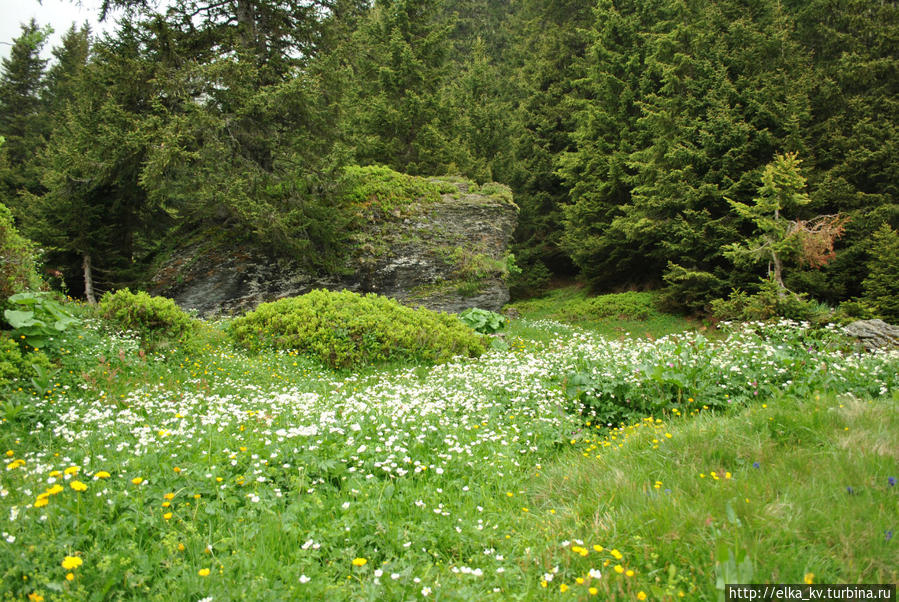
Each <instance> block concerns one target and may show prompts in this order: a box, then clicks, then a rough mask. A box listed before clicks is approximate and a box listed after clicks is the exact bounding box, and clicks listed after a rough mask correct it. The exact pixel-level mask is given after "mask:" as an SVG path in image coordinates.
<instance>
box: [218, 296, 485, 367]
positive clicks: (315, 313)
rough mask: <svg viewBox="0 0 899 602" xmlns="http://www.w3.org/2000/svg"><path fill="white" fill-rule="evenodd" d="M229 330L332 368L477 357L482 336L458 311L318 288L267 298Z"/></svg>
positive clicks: (254, 345) (247, 343)
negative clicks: (309, 356)
mask: <svg viewBox="0 0 899 602" xmlns="http://www.w3.org/2000/svg"><path fill="white" fill-rule="evenodd" d="M229 332H230V336H231V337H232V339H233V340H234V341H235V342H237V343H238V344H240V345H242V346H244V347H247V348H249V349H251V350H256V349H260V348H264V347H269V348H276V349H290V350H296V351H299V352H302V353H305V354H308V355H311V356H314V357H316V358H318V359H319V360H321V361H322V362H323V363H325V364H326V365H328V366H330V367H332V368H350V367H353V366H360V365H365V364H378V363H383V362H388V361H412V362H426V363H436V362H442V361H445V360H448V359H450V358H451V357H453V356H456V355H463V356H469V357H477V356H479V355H480V354H481V353H483V352H484V350H485V342H484V340H483V338H482V337H481V336H479V335H477V334H476V333H474V332H472V331H471V329H469V328H468V327H466V326H465V325H464V324H462V322H460V321H459V319H458V318H456V316H452V315H448V314H443V313H437V312H433V311H430V310H427V309H412V308H410V307H405V306H403V305H400V304H399V303H397V302H396V301H394V300H393V299H388V298H386V297H381V296H378V295H374V294H368V295H359V294H356V293H352V292H349V291H341V292H329V291H325V290H316V291H312V292H311V293H308V294H306V295H302V296H299V297H291V298H288V299H281V300H279V301H275V302H273V303H263V304H262V305H260V306H259V307H258V308H257V309H256V310H255V311H253V312H250V313H248V314H247V315H245V316H243V317H240V318H237V319H236V320H234V321H233V322H232V323H231V325H230V328H229Z"/></svg>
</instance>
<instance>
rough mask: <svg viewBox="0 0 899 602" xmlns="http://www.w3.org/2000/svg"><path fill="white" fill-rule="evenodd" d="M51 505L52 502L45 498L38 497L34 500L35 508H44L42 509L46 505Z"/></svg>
mask: <svg viewBox="0 0 899 602" xmlns="http://www.w3.org/2000/svg"><path fill="white" fill-rule="evenodd" d="M49 503H50V501H49V500H48V499H47V498H45V497H38V498H37V499H36V500H34V507H35V508H42V507H44V506H46V505H47V504H49Z"/></svg>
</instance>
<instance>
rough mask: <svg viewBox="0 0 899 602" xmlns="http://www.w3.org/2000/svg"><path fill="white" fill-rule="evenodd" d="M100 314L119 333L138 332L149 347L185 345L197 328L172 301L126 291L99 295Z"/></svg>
mask: <svg viewBox="0 0 899 602" xmlns="http://www.w3.org/2000/svg"><path fill="white" fill-rule="evenodd" d="M99 312H100V315H101V316H102V317H103V318H105V319H107V320H109V321H110V322H112V323H113V324H115V325H116V326H117V327H119V328H121V329H123V330H132V331H135V332H136V333H138V334H139V335H140V337H141V339H142V340H143V341H144V342H145V343H147V344H148V345H149V346H150V347H159V346H160V345H163V344H166V343H175V342H177V343H179V344H182V343H185V342H188V341H189V340H190V338H191V337H192V336H194V335H196V334H197V333H198V332H199V330H200V327H201V323H200V321H199V320H197V319H195V318H192V317H191V316H189V315H188V314H186V313H185V312H184V311H183V310H182V309H181V308H180V307H178V306H177V305H176V304H175V302H174V301H172V300H171V299H167V298H165V297H154V296H151V295H149V294H147V293H144V292H137V293H132V292H131V291H130V290H128V289H127V288H125V289H122V290H119V291H116V292H114V293H113V292H109V293H106V294H105V295H103V298H102V299H100V303H99Z"/></svg>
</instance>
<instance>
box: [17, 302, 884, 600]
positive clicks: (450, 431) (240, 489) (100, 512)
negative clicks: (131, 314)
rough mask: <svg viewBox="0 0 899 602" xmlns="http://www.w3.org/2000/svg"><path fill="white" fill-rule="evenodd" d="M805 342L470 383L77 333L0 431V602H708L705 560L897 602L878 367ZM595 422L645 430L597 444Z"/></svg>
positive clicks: (92, 325)
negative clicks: (879, 594) (645, 600)
mask: <svg viewBox="0 0 899 602" xmlns="http://www.w3.org/2000/svg"><path fill="white" fill-rule="evenodd" d="M615 319H616V318H605V320H606V322H607V325H611V324H613V323H614V322H615ZM660 320H661V318H660ZM647 322H648V320H647ZM660 323H663V322H660ZM652 334H653V337H654V338H655V337H657V336H660V334H661V333H660V332H654V333H652ZM810 336H811V335H809V333H807V332H806V331H804V330H803V329H802V327H800V326H796V325H790V326H783V327H764V328H763V327H753V328H750V329H748V330H745V331H738V332H736V333H735V334H734V335H733V336H731V337H730V338H725V337H724V336H722V337H720V338H716V339H712V340H705V339H704V337H702V335H701V334H698V333H687V334H682V335H679V336H677V337H673V338H672V337H662V338H658V339H656V340H650V339H648V338H624V339H620V340H619V339H618V338H617V337H603V336H598V335H596V334H595V333H593V332H590V331H586V330H584V329H581V328H577V327H573V326H570V325H566V324H562V323H559V322H554V321H549V320H545V319H544V320H531V319H529V320H520V321H516V322H515V323H513V325H512V326H511V327H510V329H508V331H507V334H506V341H507V343H508V347H509V349H508V350H496V349H494V350H491V351H488V352H487V353H486V354H485V355H483V356H482V357H481V358H480V359H477V360H473V359H459V360H457V361H454V362H450V363H447V364H444V365H439V366H427V365H419V366H409V365H393V366H388V367H381V368H377V369H374V368H368V369H364V370H360V371H355V372H348V371H342V372H335V371H331V370H328V369H325V368H323V367H322V366H321V365H320V364H316V363H315V362H313V361H311V360H308V359H306V358H303V357H300V356H297V355H296V354H295V353H291V352H286V351H285V352H274V351H263V352H260V353H249V352H245V351H240V350H237V349H233V348H231V347H229V346H228V345H227V343H226V341H225V339H224V338H223V337H222V336H220V334H218V331H217V330H215V329H211V330H204V331H203V333H202V337H203V340H202V342H195V344H194V345H192V346H191V348H190V349H177V348H174V347H170V348H164V346H163V347H160V351H159V353H151V354H148V353H145V352H144V351H143V350H141V349H140V346H139V341H138V340H137V339H136V338H134V336H131V335H127V334H124V335H123V334H113V333H110V332H108V331H106V330H105V327H104V326H103V325H102V324H101V323H99V322H88V327H87V328H86V329H84V330H83V331H79V332H77V333H75V332H73V333H67V334H66V337H67V338H65V340H62V341H60V342H59V345H58V346H59V348H60V349H61V351H59V354H60V357H61V359H62V361H63V366H62V369H61V370H60V371H59V372H58V373H56V374H55V375H54V379H53V382H52V384H49V385H48V386H47V387H45V388H44V389H42V390H40V391H36V390H34V387H33V386H31V385H28V384H25V383H24V382H23V383H21V384H22V387H21V389H22V390H21V391H13V392H12V396H11V399H12V401H9V402H7V405H6V406H4V416H5V418H4V421H3V423H2V424H0V453H2V454H4V455H3V463H4V464H5V467H4V469H2V470H0V592H2V594H3V595H2V596H0V597H3V598H9V599H22V598H24V597H27V596H31V597H32V599H38V598H40V597H43V598H45V599H47V600H50V599H59V600H93V599H95V600H104V599H140V600H172V599H185V600H199V599H208V598H210V597H211V598H212V599H213V600H231V599H259V600H270V599H328V600H332V599H333V600H385V599H386V600H400V599H402V600H406V599H424V598H435V599H437V598H439V599H442V600H473V599H478V600H481V599H484V600H490V599H495V600H508V599H527V600H531V599H550V598H555V597H557V596H559V595H563V596H572V595H574V596H576V597H581V598H589V597H591V596H592V595H595V596H597V597H599V598H602V597H607V598H608V597H614V598H623V599H628V598H634V599H638V598H639V596H640V592H643V595H645V596H648V597H649V598H651V599H669V598H677V597H678V595H679V594H681V593H682V594H683V596H684V597H686V598H687V599H715V598H716V597H717V593H718V592H717V590H716V588H715V580H716V576H717V573H718V572H719V571H723V570H728V569H727V568H726V566H725V565H727V562H726V560H727V554H728V552H733V553H734V555H735V557H737V556H740V555H742V553H743V552H745V553H746V555H747V556H748V558H749V559H750V560H751V563H752V567H753V569H754V571H755V577H754V579H755V580H756V581H797V580H801V579H803V578H805V576H806V575H807V574H812V573H814V577H812V578H813V579H814V580H815V581H816V582H823V581H849V582H858V581H895V580H896V573H895V568H893V567H894V566H895V563H894V562H892V563H891V559H893V558H895V557H896V548H895V546H896V541H895V540H893V539H890V538H888V535H887V533H890V532H891V531H892V530H894V529H895V526H896V525H894V524H892V523H891V522H890V521H891V520H894V519H893V518H892V517H895V516H896V515H897V512H896V510H897V500H899V495H897V494H899V487H893V486H891V485H890V481H889V479H890V478H891V477H899V474H894V473H897V472H899V471H896V470H895V468H896V465H897V456H896V450H897V449H899V441H897V433H899V429H897V428H896V427H897V426H899V425H897V421H899V413H897V400H896V394H895V391H896V390H897V389H899V383H897V372H899V369H897V368H899V357H897V355H896V354H879V355H857V354H854V353H852V352H850V351H848V350H846V349H841V348H835V347H833V346H832V345H831V343H830V342H829V341H830V339H828V338H827V337H824V338H809V337H810ZM814 336H818V335H814ZM828 336H830V335H828ZM572 374H578V375H581V377H582V381H583V382H584V384H583V386H581V387H579V388H578V389H577V391H576V394H573V393H572V391H571V389H572V387H571V384H572V377H571V376H572ZM850 395H852V396H853V397H850ZM616 400H617V401H616ZM26 402H27V403H26ZM638 402H639V404H642V405H639V407H637V403H638ZM616 403H618V404H619V405H624V406H627V407H628V408H630V410H635V408H636V410H639V412H643V413H649V414H652V416H653V418H652V420H651V421H650V420H645V419H642V420H641V419H634V420H632V421H631V422H630V423H629V426H621V427H617V428H614V429H609V427H607V426H606V424H605V421H604V420H600V419H601V418H603V417H604V416H605V415H606V414H603V413H602V411H603V408H606V407H607V406H608V405H609V404H612V405H614V404H616ZM9 404H18V407H24V408H25V409H24V410H22V411H20V412H14V411H10V405H9ZM716 408H717V410H716ZM704 409H705V410H708V411H703V410H704ZM636 410H635V411H636ZM713 411H715V412H716V413H713ZM847 428H848V430H846V429H847ZM668 435H670V437H669V436H668ZM754 463H758V467H757V468H756V466H755V464H754ZM713 472H714V474H713ZM700 475H704V476H700ZM728 475H729V476H728ZM847 488H851V490H850V489H847ZM747 499H748V500H749V501H746V500H747ZM594 546H596V547H594ZM600 547H601V550H599V549H598V548H600ZM719 548H720V550H719ZM719 552H720V553H722V554H723V556H721V557H722V558H723V559H724V562H723V563H716V558H717V557H718V553H719ZM616 567H618V568H619V569H620V572H618V571H617V570H616ZM744 567H745V564H744ZM733 570H734V571H736V567H733ZM739 578H744V579H745V578H746V577H745V574H744V575H740V574H738V573H733V574H730V575H729V579H731V580H736V579H739ZM578 580H581V581H580V582H579V581H578Z"/></svg>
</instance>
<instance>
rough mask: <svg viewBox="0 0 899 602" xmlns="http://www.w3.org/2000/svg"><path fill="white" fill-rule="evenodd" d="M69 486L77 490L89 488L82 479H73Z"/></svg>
mask: <svg viewBox="0 0 899 602" xmlns="http://www.w3.org/2000/svg"><path fill="white" fill-rule="evenodd" d="M69 487H71V488H72V489H74V490H75V491H84V490H86V489H87V485H85V484H84V483H82V482H81V481H72V482H71V483H69Z"/></svg>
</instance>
